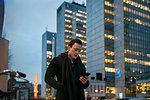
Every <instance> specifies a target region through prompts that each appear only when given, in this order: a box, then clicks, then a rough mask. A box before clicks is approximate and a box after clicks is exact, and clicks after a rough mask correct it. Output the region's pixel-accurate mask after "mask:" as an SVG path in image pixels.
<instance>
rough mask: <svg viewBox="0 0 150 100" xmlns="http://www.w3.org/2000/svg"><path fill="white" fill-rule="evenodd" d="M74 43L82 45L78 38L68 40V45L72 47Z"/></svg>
mask: <svg viewBox="0 0 150 100" xmlns="http://www.w3.org/2000/svg"><path fill="white" fill-rule="evenodd" d="M75 43H78V44H80V45H82V41H81V40H80V39H73V40H71V41H70V42H69V46H70V47H72V45H74V44H75Z"/></svg>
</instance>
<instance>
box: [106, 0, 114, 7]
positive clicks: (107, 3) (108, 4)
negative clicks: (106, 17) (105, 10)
mask: <svg viewBox="0 0 150 100" xmlns="http://www.w3.org/2000/svg"><path fill="white" fill-rule="evenodd" d="M105 5H107V6H109V7H114V4H111V3H110V2H108V1H105Z"/></svg>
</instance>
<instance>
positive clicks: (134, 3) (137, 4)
mask: <svg viewBox="0 0 150 100" xmlns="http://www.w3.org/2000/svg"><path fill="white" fill-rule="evenodd" d="M123 2H125V3H127V4H130V5H132V6H134V7H137V8H140V9H142V10H146V11H149V12H150V8H148V7H147V6H143V5H142V4H139V3H137V2H134V1H132V0H123Z"/></svg>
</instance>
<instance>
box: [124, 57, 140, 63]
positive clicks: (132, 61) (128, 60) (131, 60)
mask: <svg viewBox="0 0 150 100" xmlns="http://www.w3.org/2000/svg"><path fill="white" fill-rule="evenodd" d="M124 60H125V62H128V63H137V59H131V58H124Z"/></svg>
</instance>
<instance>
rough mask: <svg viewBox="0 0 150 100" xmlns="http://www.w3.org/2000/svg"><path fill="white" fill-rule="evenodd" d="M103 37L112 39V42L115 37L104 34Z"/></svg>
mask: <svg viewBox="0 0 150 100" xmlns="http://www.w3.org/2000/svg"><path fill="white" fill-rule="evenodd" d="M105 37H106V38H109V39H112V40H114V39H115V37H114V36H113V35H109V34H105Z"/></svg>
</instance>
